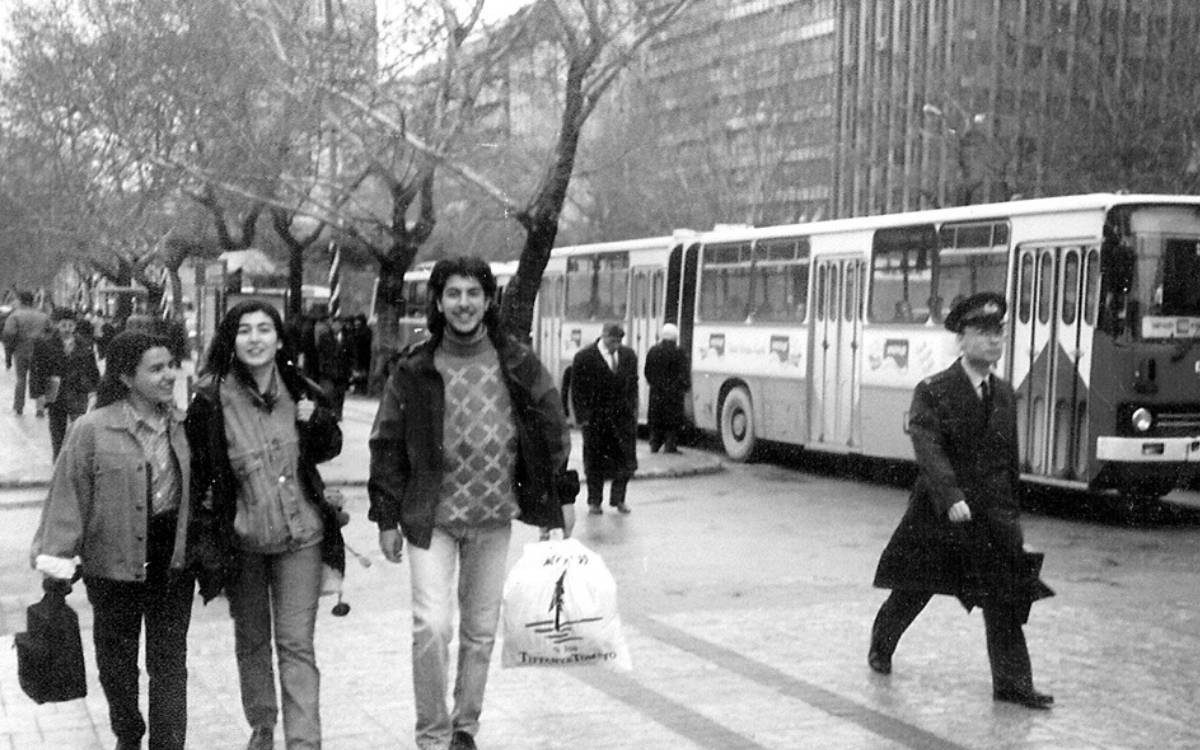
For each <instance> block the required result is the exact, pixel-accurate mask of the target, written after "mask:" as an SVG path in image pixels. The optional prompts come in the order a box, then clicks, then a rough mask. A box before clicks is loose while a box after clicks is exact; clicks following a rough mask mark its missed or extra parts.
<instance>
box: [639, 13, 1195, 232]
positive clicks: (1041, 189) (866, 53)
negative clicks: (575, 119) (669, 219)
mask: <svg viewBox="0 0 1200 750" xmlns="http://www.w3.org/2000/svg"><path fill="white" fill-rule="evenodd" d="M1198 47H1200V3H1196V2H1193V1H1192V0H726V1H725V2H720V3H707V2H706V3H696V4H695V5H693V6H692V9H691V10H690V11H688V13H687V14H686V15H685V16H683V17H681V18H680V19H679V21H678V22H677V23H676V24H675V25H673V26H672V27H670V29H669V30H668V31H667V32H666V33H665V34H664V35H663V37H662V38H661V39H660V40H658V41H657V42H656V43H655V44H654V45H652V46H651V47H650V48H649V49H648V51H647V60H646V65H645V69H646V71H647V73H646V78H645V81H646V84H645V85H647V86H650V87H652V89H653V94H652V96H650V97H647V100H648V101H652V102H656V105H655V111H654V112H652V113H651V117H652V119H653V120H655V121H656V122H657V123H658V124H659V125H658V127H657V128H656V130H657V132H658V133H659V136H658V138H659V141H660V143H661V148H662V149H664V150H668V151H670V152H671V153H673V154H677V159H676V162H675V164H676V165H678V166H677V167H676V168H677V169H690V170H692V172H693V174H692V179H691V180H689V181H688V182H691V183H692V184H698V183H702V182H703V181H705V180H713V179H714V178H716V177H715V175H714V165H715V166H716V168H717V169H719V170H720V171H721V172H723V175H722V176H721V177H720V178H719V183H720V185H721V187H722V189H724V190H727V191H729V193H730V195H728V196H727V199H728V200H727V201H726V204H725V205H726V206H727V211H728V213H727V214H726V215H723V216H716V217H714V220H718V221H748V222H751V223H759V224H761V223H773V222H780V221H795V220H804V219H811V218H819V217H826V218H827V217H836V216H853V215H863V214H875V213H884V212H892V211H902V210H909V209H916V208H925V207H932V206H941V205H955V204H963V203H979V202H986V201H992V200H1006V199H1009V198H1012V197H1015V196H1018V195H1025V196H1035V195H1055V194H1063V193H1070V192H1079V191H1082V190H1090V189H1096V188H1105V189H1123V188H1125V189H1133V190H1143V189H1157V190H1174V191H1184V190H1189V189H1195V187H1196V185H1195V183H1196V180H1197V177H1196V176H1197V174H1198V173H1200V151H1198V150H1197V148H1196V142H1197V140H1200V127H1198V125H1197V116H1196V112H1197V107H1196V106H1195V104H1196V97H1197V86H1198V85H1200V75H1198V71H1200V62H1198V61H1200V54H1198V52H1200V48H1198Z"/></svg>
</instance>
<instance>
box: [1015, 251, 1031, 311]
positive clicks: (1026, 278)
mask: <svg viewBox="0 0 1200 750" xmlns="http://www.w3.org/2000/svg"><path fill="white" fill-rule="evenodd" d="M1020 274H1021V276H1020V279H1019V280H1018V282H1017V317H1018V318H1019V319H1020V321H1021V322H1022V323H1028V322H1029V316H1030V314H1031V313H1032V312H1033V254H1032V253H1025V254H1024V255H1022V256H1021V271H1020Z"/></svg>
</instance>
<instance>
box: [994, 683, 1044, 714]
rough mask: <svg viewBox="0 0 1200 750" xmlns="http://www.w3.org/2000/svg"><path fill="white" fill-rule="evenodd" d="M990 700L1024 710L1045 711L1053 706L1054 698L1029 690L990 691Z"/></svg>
mask: <svg viewBox="0 0 1200 750" xmlns="http://www.w3.org/2000/svg"><path fill="white" fill-rule="evenodd" d="M992 698H993V699H994V700H998V701H1004V702H1005V703H1016V704H1017V705H1019V706H1024V707H1025V708H1036V709H1040V710H1042V711H1047V710H1049V709H1050V707H1051V706H1053V705H1054V696H1053V695H1048V694H1046V693H1039V692H1038V691H1036V690H1034V689H1033V688H1030V689H1029V690H995V691H992Z"/></svg>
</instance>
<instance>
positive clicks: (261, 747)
mask: <svg viewBox="0 0 1200 750" xmlns="http://www.w3.org/2000/svg"><path fill="white" fill-rule="evenodd" d="M274 747H275V727H274V726H265V727H255V728H254V731H253V732H251V733H250V741H249V742H248V743H246V750H272V749H273V748H274Z"/></svg>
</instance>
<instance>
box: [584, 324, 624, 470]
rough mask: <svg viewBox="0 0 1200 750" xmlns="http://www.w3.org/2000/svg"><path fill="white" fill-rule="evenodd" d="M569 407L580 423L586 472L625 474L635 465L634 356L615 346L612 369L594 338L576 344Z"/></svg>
mask: <svg viewBox="0 0 1200 750" xmlns="http://www.w3.org/2000/svg"><path fill="white" fill-rule="evenodd" d="M571 407H572V409H573V410H574V412H575V421H576V422H578V423H579V424H580V426H581V427H582V429H583V470H584V473H585V474H587V475H588V476H589V477H605V478H612V477H616V476H628V475H631V474H633V472H634V471H636V470H637V466H638V462H637V416H638V359H637V354H636V353H634V351H633V350H632V349H630V348H629V347H627V346H622V347H620V348H619V349H618V350H617V371H616V372H613V369H612V367H610V366H609V364H608V359H607V358H606V357H605V356H604V354H603V353H602V352H601V351H600V348H599V343H595V344H592V345H591V346H589V347H586V348H584V349H581V350H580V351H579V353H578V354H576V355H575V360H574V363H573V364H572V365H571Z"/></svg>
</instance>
